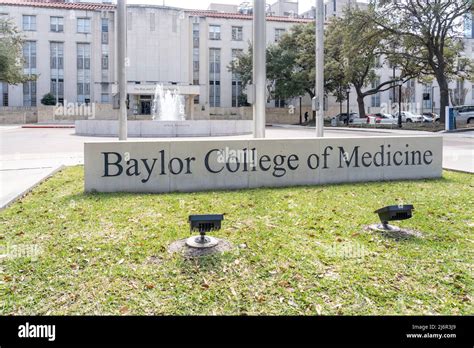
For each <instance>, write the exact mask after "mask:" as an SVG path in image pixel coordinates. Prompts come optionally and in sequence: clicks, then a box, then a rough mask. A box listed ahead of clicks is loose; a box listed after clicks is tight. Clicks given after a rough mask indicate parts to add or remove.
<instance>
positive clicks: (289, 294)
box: [0, 167, 474, 315]
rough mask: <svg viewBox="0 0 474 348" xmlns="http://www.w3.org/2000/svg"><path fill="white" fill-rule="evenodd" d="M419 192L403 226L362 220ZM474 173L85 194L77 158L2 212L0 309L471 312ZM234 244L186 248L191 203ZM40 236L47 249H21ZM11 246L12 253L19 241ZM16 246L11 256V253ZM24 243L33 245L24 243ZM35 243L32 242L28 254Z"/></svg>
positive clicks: (410, 199)
mask: <svg viewBox="0 0 474 348" xmlns="http://www.w3.org/2000/svg"><path fill="white" fill-rule="evenodd" d="M397 203H406V204H414V206H415V209H416V211H415V213H414V217H413V218H412V219H411V220H406V221H402V222H400V223H399V225H400V226H402V227H406V228H409V229H412V230H417V231H419V232H420V233H421V234H420V235H417V236H413V237H411V238H406V239H401V240H396V239H393V238H391V237H389V236H384V235H381V234H380V233H376V232H370V231H366V230H364V227H365V226H366V225H368V224H371V223H375V222H377V220H378V218H377V216H376V214H374V213H373V211H374V210H375V209H377V208H379V207H382V206H385V205H390V204H397ZM473 206H474V175H468V174H460V173H453V172H444V176H443V178H442V179H440V180H421V181H400V182H390V183H389V182H386V183H360V184H346V185H330V186H314V187H299V188H284V189H255V190H242V191H226V192H205V193H192V194H189V193H175V194H162V195H158V194H155V195H151V194H150V195H148V194H87V195H85V194H83V167H72V168H67V169H65V170H64V171H62V172H60V173H58V174H57V175H56V176H54V177H53V178H52V179H50V180H48V181H47V182H45V183H43V184H42V185H41V186H39V187H38V188H37V189H35V190H34V191H33V192H32V193H31V194H29V195H27V196H26V197H25V198H24V199H23V200H22V201H20V202H17V203H15V204H13V205H12V206H10V207H9V208H7V209H6V210H4V211H2V212H0V254H4V255H3V256H0V314H1V315H12V314H14V315H21V314H25V315H29V314H42V315H45V314H46V315H49V314H51V315H54V314H59V315H63V314H113V315H127V314H137V315H139V314H168V315H171V314H175V315H185V314H189V315H197V314H211V315H212V314H230V315H245V314H247V315H252V314H256V315H258V314H270V315H299V314H303V315H317V314H321V315H334V314H343V315H367V314H374V315H377V314H407V315H415V314H448V315H454V314H472V313H474V306H473V295H472V294H473V293H474V285H473V277H472V270H473V269H472V266H473V262H472V261H473V258H472V256H473V255H472V250H474V248H473V247H474V235H473V232H474V218H473ZM209 212H211V213H225V220H224V222H223V228H222V230H221V231H219V232H216V233H215V234H214V235H215V236H217V237H223V238H226V239H228V240H229V241H230V242H232V243H233V244H234V246H236V248H235V249H233V251H231V252H228V253H225V254H222V255H219V256H211V257H206V258H202V259H192V260H185V259H183V258H182V257H180V256H178V255H171V254H169V253H168V251H167V247H168V245H169V244H170V243H171V242H172V241H175V240H177V239H181V238H186V237H188V236H189V227H188V223H187V217H188V215H189V214H199V213H209ZM28 245H30V246H31V245H36V246H37V249H36V250H37V251H41V253H40V254H39V256H38V257H29V256H26V257H15V258H13V257H11V256H8V255H11V254H12V253H13V254H15V253H16V255H18V254H21V252H20V251H21V250H23V249H22V248H26V247H25V246H28ZM9 253H10V254H9ZM5 254H7V256H5ZM23 255H25V254H23ZM28 255H30V256H31V254H28Z"/></svg>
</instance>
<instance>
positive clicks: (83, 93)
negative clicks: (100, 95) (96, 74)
mask: <svg viewBox="0 0 474 348" xmlns="http://www.w3.org/2000/svg"><path fill="white" fill-rule="evenodd" d="M90 83H91V47H90V44H84V43H81V44H77V101H78V102H79V103H88V102H90V98H91V91H90V88H91V87H90Z"/></svg>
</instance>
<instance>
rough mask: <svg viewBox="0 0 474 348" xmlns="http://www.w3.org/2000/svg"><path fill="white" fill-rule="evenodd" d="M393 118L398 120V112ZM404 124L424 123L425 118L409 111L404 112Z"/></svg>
mask: <svg viewBox="0 0 474 348" xmlns="http://www.w3.org/2000/svg"><path fill="white" fill-rule="evenodd" d="M393 116H394V117H395V118H396V119H397V120H398V111H397V112H396V113H395V114H394V115H393ZM402 122H408V123H410V122H423V116H422V115H416V114H413V113H411V112H409V111H402Z"/></svg>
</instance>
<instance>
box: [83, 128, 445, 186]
mask: <svg viewBox="0 0 474 348" xmlns="http://www.w3.org/2000/svg"><path fill="white" fill-rule="evenodd" d="M442 144H443V138H442V137H441V136H437V135H428V136H420V135H418V136H388V137H367V138H319V139H318V138H308V139H245V140H222V139H217V140H198V139H193V140H181V141H176V140H163V141H156V140H148V141H146V140H130V141H122V142H120V141H107V142H94V143H85V145H84V146H85V148H84V169H85V191H86V192H143V193H161V192H194V191H206V190H228V189H243V188H257V187H284V186H298V185H322V184H332V183H348V182H367V181H390V180H406V179H428V178H439V177H441V174H442V159H443V154H442V151H443V146H442Z"/></svg>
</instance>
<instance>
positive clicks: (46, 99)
mask: <svg viewBox="0 0 474 348" xmlns="http://www.w3.org/2000/svg"><path fill="white" fill-rule="evenodd" d="M41 104H43V105H56V97H55V96H54V95H53V94H52V93H51V92H49V93H46V94H45V95H44V96H43V98H41Z"/></svg>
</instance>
